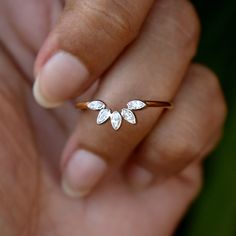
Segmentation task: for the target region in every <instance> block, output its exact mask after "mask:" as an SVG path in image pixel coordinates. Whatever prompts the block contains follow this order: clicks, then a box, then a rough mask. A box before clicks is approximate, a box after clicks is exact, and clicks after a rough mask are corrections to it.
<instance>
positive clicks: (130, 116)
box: [87, 100, 146, 130]
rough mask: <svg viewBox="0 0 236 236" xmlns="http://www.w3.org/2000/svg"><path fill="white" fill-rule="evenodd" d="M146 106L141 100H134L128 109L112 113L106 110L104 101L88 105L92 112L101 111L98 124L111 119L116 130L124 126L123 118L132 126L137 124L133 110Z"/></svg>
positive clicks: (128, 105) (128, 104)
mask: <svg viewBox="0 0 236 236" xmlns="http://www.w3.org/2000/svg"><path fill="white" fill-rule="evenodd" d="M145 106H146V104H145V103H144V102H143V101H141V100H133V101H130V102H128V103H127V108H123V109H122V110H121V112H118V111H113V112H112V111H111V110H110V109H108V108H106V104H105V103H104V102H102V101H99V100H97V101H92V102H89V103H88V104H87V107H88V108H89V109H90V110H95V111H99V113H98V116H97V124H98V125H101V124H103V123H105V122H106V121H107V120H108V119H109V118H110V119H111V125H112V128H113V129H114V130H118V129H119V128H120V127H121V124H122V117H123V118H124V120H126V121H127V122H129V123H130V124H133V125H134V124H136V123H137V121H136V117H135V114H134V113H133V112H132V110H140V109H143V108H144V107H145Z"/></svg>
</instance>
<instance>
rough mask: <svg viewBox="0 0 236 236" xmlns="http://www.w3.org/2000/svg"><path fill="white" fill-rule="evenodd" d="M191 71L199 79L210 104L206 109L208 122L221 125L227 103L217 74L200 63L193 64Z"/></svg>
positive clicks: (225, 113)
mask: <svg viewBox="0 0 236 236" xmlns="http://www.w3.org/2000/svg"><path fill="white" fill-rule="evenodd" d="M191 71H192V72H193V73H194V74H195V77H196V78H198V79H200V80H201V83H202V86H201V88H202V89H201V91H202V92H203V93H205V96H206V100H207V103H208V104H211V105H210V106H209V110H208V111H209V113H208V114H209V122H211V123H212V122H213V123H212V124H214V123H216V125H217V126H219V124H220V125H222V123H223V122H224V120H225V118H226V115H227V105H226V102H225V99H224V95H223V91H222V89H221V86H220V82H219V79H218V77H217V75H216V74H215V73H214V72H213V71H211V70H210V69H209V68H207V67H205V66H203V65H200V64H194V65H193V66H192V68H191ZM213 99H214V100H213Z"/></svg>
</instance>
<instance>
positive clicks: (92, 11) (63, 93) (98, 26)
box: [34, 0, 153, 107]
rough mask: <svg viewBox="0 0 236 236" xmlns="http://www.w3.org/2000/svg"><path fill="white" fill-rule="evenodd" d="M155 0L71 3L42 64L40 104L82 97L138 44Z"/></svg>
mask: <svg viewBox="0 0 236 236" xmlns="http://www.w3.org/2000/svg"><path fill="white" fill-rule="evenodd" d="M152 2H153V0H147V1H142V0H136V1H135V2H134V1H132V0H128V1H127V0H125V1H124V0H122V1H120V0H119V1H118V0H115V1H114V0H113V1H112V0H103V1H99V0H96V1H93V0H89V1H88V0H67V1H66V5H65V9H64V13H63V14H62V17H61V20H60V22H59V23H58V25H57V27H56V28H55V30H54V31H53V32H52V33H51V34H50V35H49V37H48V39H47V41H46V43H45V45H44V46H43V47H42V49H41V52H40V54H39V56H38V59H37V61H36V66H35V68H36V69H35V70H36V74H38V78H37V79H36V83H35V86H34V95H35V98H36V100H37V101H38V102H39V103H40V104H41V105H42V106H45V107H53V106H57V105H59V104H60V103H61V102H63V101H64V100H66V99H68V98H71V97H73V96H75V95H76V96H78V95H79V94H81V93H82V92H83V91H85V89H87V88H88V86H89V85H90V84H91V83H92V82H93V81H94V80H95V79H96V78H98V76H99V75H101V73H103V72H104V71H105V70H106V69H107V68H108V67H109V65H111V63H112V62H113V61H114V60H115V59H116V57H117V56H118V55H119V54H120V53H121V52H122V51H123V49H124V48H125V47H126V46H127V45H128V44H129V43H130V42H131V41H133V40H134V38H135V37H136V36H137V34H138V31H139V29H140V27H141V25H142V23H143V21H144V19H145V17H146V15H147V13H148V11H149V8H150V7H151V5H152Z"/></svg>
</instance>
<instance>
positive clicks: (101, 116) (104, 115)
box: [97, 108, 111, 125]
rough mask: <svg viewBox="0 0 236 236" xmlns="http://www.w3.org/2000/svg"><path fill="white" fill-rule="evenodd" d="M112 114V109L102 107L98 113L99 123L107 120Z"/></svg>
mask: <svg viewBox="0 0 236 236" xmlns="http://www.w3.org/2000/svg"><path fill="white" fill-rule="evenodd" d="M110 115H111V110H110V109H106V108H105V109H102V110H101V111H100V112H99V113H98V117H97V124H98V125H100V124H103V123H104V122H105V121H107V120H108V119H109V117H110Z"/></svg>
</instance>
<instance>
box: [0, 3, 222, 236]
mask: <svg viewBox="0 0 236 236" xmlns="http://www.w3.org/2000/svg"><path fill="white" fill-rule="evenodd" d="M168 3H169V4H168ZM37 4H42V5H43V3H37ZM55 4H57V3H55ZM159 4H160V5H157V6H156V7H155V8H153V13H152V16H151V17H150V20H149V22H153V23H152V27H151V26H149V24H147V26H145V28H144V32H145V34H144V33H143V36H142V37H140V39H138V40H137V41H136V42H135V44H133V45H132V46H131V48H130V49H128V50H127V52H126V53H125V54H124V55H122V56H121V58H120V59H119V60H118V61H117V63H116V64H114V66H113V68H112V69H111V71H110V72H109V73H108V74H107V75H106V76H105V78H104V79H103V80H102V81H101V83H100V86H99V88H98V89H96V88H95V89H94V90H95V92H94V96H96V97H97V96H99V98H101V99H103V100H105V101H109V102H110V104H111V105H113V104H115V105H117V106H118V108H119V107H120V106H121V105H123V104H124V102H127V100H126V98H127V97H126V96H127V94H129V96H130V98H134V97H136V96H142V97H145V98H146V96H150V94H154V95H155V94H157V96H158V98H159V97H160V98H162V99H167V100H168V99H171V98H173V97H175V98H174V103H175V108H174V109H173V110H172V111H167V112H165V113H164V114H163V115H162V116H161V117H159V116H160V113H159V112H160V111H159V110H158V109H148V110H146V111H145V112H143V113H139V114H138V119H139V120H140V123H139V124H138V125H137V126H135V127H130V126H129V125H124V126H123V127H122V129H121V130H120V131H119V132H118V133H115V132H114V131H113V130H112V129H111V127H110V125H109V124H107V125H104V126H103V127H97V126H96V124H95V122H94V120H95V114H94V113H89V112H88V113H86V114H82V115H81V121H80V123H79V128H78V130H79V131H80V132H79V133H78V131H76V133H75V135H74V136H73V137H72V138H71V141H70V143H69V144H68V148H67V150H66V151H65V152H64V158H65V159H66V164H64V166H65V169H64V168H63V169H64V171H65V172H64V176H66V178H68V179H69V180H70V181H69V182H70V184H72V185H73V186H71V187H72V188H70V191H69V192H70V193H72V192H73V194H80V193H81V192H80V191H78V188H77V187H78V185H77V184H78V182H79V181H78V180H80V178H81V176H76V175H77V174H78V173H80V174H81V173H82V174H86V173H91V172H86V171H81V172H79V171H78V170H79V169H78V168H81V166H82V165H81V162H77V165H78V166H75V165H72V164H73V163H72V164H71V165H70V163H71V162H69V161H68V159H70V158H71V157H70V155H69V153H71V152H73V151H74V150H77V147H78V146H77V145H78V143H80V144H81V143H82V141H83V142H84V143H83V144H84V145H89V146H86V147H88V150H95V153H99V154H100V153H101V154H105V153H106V152H107V153H108V154H109V153H112V154H113V155H106V154H107V153H106V154H105V155H104V156H103V155H101V156H102V157H108V158H110V160H111V162H110V163H111V164H110V165H111V167H110V166H109V167H108V164H105V167H106V168H112V170H113V171H112V173H111V174H110V175H109V176H108V175H107V177H106V178H105V179H103V181H101V180H100V183H99V185H97V189H95V190H94V191H93V193H92V194H91V195H90V196H89V197H87V198H85V199H70V198H68V197H67V196H66V195H64V194H63V193H62V192H61V190H60V187H59V186H60V184H59V181H60V174H59V168H58V157H59V153H60V149H61V146H62V145H63V143H64V142H65V140H66V138H67V136H68V134H69V132H70V131H71V128H72V127H73V125H74V122H75V121H76V120H77V114H76V113H75V112H74V110H73V108H72V107H70V106H69V105H68V107H65V108H62V109H61V110H60V109H59V110H58V111H50V112H49V111H44V110H42V109H39V108H38V107H37V106H36V105H35V104H34V103H33V102H32V98H31V96H30V95H29V94H30V91H29V87H26V85H25V84H24V83H22V81H23V79H24V78H25V77H24V76H22V75H21V74H20V71H21V70H22V71H24V72H25V73H26V74H30V70H29V69H27V68H28V67H27V65H28V64H27V63H26V62H27V60H26V59H28V61H30V62H32V61H31V60H30V57H27V56H22V57H23V59H24V60H23V62H22V61H20V60H19V59H18V60H17V62H18V64H20V63H22V65H20V68H21V70H19V67H18V68H16V67H15V66H14V65H15V64H14V63H13V57H12V56H11V57H9V56H7V55H8V54H9V52H10V53H11V55H15V54H14V53H16V50H15V51H14V50H12V48H11V47H10V46H12V44H10V46H9V40H5V43H4V45H5V47H7V48H9V50H8V53H7V52H6V51H4V50H3V49H2V50H1V65H2V68H4V70H2V72H1V77H2V79H1V81H2V82H1V86H0V88H1V98H0V102H1V118H0V119H1V120H0V133H1V137H2V145H1V150H0V151H1V155H0V156H1V159H0V160H1V165H0V166H1V171H0V173H1V196H2V199H3V200H2V206H1V219H3V220H2V222H4V227H3V230H5V231H2V233H3V235H11V234H12V235H18V234H19V232H22V233H23V234H26V235H27V234H33V235H37V234H38V235H45V236H47V235H62V236H64V235H140V236H141V235H163V236H165V235H170V234H172V232H173V230H174V229H175V227H176V224H177V223H178V221H179V220H180V219H181V217H182V215H183V214H184V212H185V211H186V209H187V207H188V205H189V204H190V202H191V201H192V199H193V198H194V197H195V196H196V194H197V192H198V190H199V188H200V185H201V167H200V166H201V164H200V163H201V160H202V158H203V157H204V156H205V155H206V154H207V153H208V152H209V151H210V150H211V149H212V148H213V147H214V146H215V144H216V143H217V141H218V139H219V137H220V133H221V129H222V123H223V120H224V117H225V104H224V100H223V98H222V94H221V90H220V88H219V85H218V82H217V79H216V77H215V75H214V74H212V73H211V72H210V71H209V70H208V69H206V68H204V67H202V66H199V65H192V66H190V68H188V69H187V67H188V63H189V61H190V59H191V57H192V56H193V54H194V51H195V47H196V42H197V31H198V27H197V23H196V17H195V14H194V12H193V11H192V8H191V7H190V6H189V3H186V2H184V1H179V2H176V1H173V2H172V1H170V2H169V1H168V2H167V1H165V2H164V3H163V2H159ZM0 9H2V8H0ZM35 9H37V8H35ZM49 9H54V6H53V5H52V8H49ZM177 9H179V10H177ZM180 9H181V10H180ZM156 11H157V12H156ZM43 12H44V14H45V12H47V14H48V12H50V11H43ZM35 14H36V12H35ZM185 14H186V15H185ZM45 15H46V14H45ZM45 15H43V16H45ZM13 16H15V14H14V15H13ZM13 16H12V17H13ZM24 16H25V15H24ZM187 16H188V17H189V20H186V17H187ZM9 17H10V16H9ZM156 17H158V18H157V19H156ZM36 18H37V17H36ZM37 19H38V18H37ZM41 19H45V18H44V17H42V16H41ZM17 23H18V24H19V23H20V22H19V21H17ZM47 23H48V22H47ZM187 23H188V24H187ZM23 25H24V24H23ZM32 28H35V27H32ZM6 29H8V28H6ZM8 30H9V29H8ZM6 32H7V31H6ZM42 32H44V31H41V30H40V36H41V38H43V34H42ZM183 32H187V33H183ZM19 35H21V36H22V34H19ZM23 35H24V34H23ZM145 35H147V36H145ZM7 36H9V34H4V37H7ZM13 39H14V40H15V41H14V43H16V42H17V43H19V44H13V45H14V46H15V47H13V48H16V49H17V51H20V50H21V52H22V53H21V54H20V55H28V54H27V53H26V52H31V54H33V51H30V50H29V48H32V47H29V48H27V50H28V51H27V50H24V48H23V46H22V44H21V43H22V42H24V40H22V38H21V37H20V36H18V38H15V37H14V38H13ZM19 39H21V40H19ZM17 40H18V41H17ZM28 40H29V39H28ZM30 42H31V41H30ZM34 42H35V41H34V40H32V42H31V44H30V45H33V44H34ZM35 45H36V46H35V50H36V49H37V47H38V45H37V44H35ZM23 52H24V53H25V54H24V53H23ZM17 56H19V54H18V53H16V57H15V58H17ZM179 58H181V60H180V59H179ZM146 62H148V63H146ZM137 65H139V66H138V67H137ZM186 70H187V71H188V72H187V74H186V73H185V71H186ZM184 74H185V75H184ZM9 78H11V79H9ZM125 78H128V79H126V80H124V79H125ZM143 78H145V81H144V80H143ZM183 78H184V79H183ZM122 79H123V80H122ZM182 79H183V80H182ZM147 82H148V83H147ZM147 84H148V85H150V84H151V86H150V88H149V87H148V88H147V86H145V85H147ZM180 84H181V85H180ZM58 85H59V83H58ZM133 86H135V89H136V90H135V91H134V89H133V90H132V89H131V88H133ZM46 87H47V86H46ZM146 89H147V90H148V92H147V91H146ZM152 92H154V93H152ZM176 93H177V95H176V96H174V95H175V94H176ZM25 94H28V95H27V97H25ZM58 94H60V93H58ZM95 94H97V95H95ZM99 94H100V95H99ZM133 96H134V97H133ZM212 97H214V102H212ZM155 98H156V97H155ZM203 114H204V115H203ZM157 119H159V120H158V123H157ZM32 127H33V129H32ZM90 129H91V130H92V131H90ZM131 129H132V132H131ZM91 132H93V135H92V136H91V135H90V134H91ZM82 136H83V137H84V139H83V140H81V137H82ZM144 136H145V137H146V138H145V139H143V138H144ZM141 140H143V141H142V143H141ZM108 142H109V144H110V145H109V150H108V149H107V148H106V149H105V148H104V145H101V144H104V143H106V144H107V143H108ZM114 142H115V143H114ZM124 143H127V144H129V145H127V146H126V145H123V144H124ZM138 143H139V145H137V144H138ZM150 143H151V144H152V145H150ZM92 144H93V145H94V146H93V147H91V146H90V145H92ZM136 146H137V147H136ZM89 147H91V149H90V148H89ZM134 147H136V149H135V152H132V154H129V152H131V151H133V150H132V148H134ZM130 148H131V149H130ZM121 151H122V152H121ZM89 155H90V157H91V158H93V157H94V154H89ZM128 157H129V160H130V161H129V162H128V163H129V164H127V165H122V168H120V166H121V164H122V163H124V162H126V161H125V159H126V158H128ZM134 157H135V161H133V158H134ZM118 158H119V160H118V161H119V163H117V162H116V161H117V159H118ZM70 160H71V161H72V160H73V159H70ZM85 160H86V159H85ZM102 160H103V159H99V161H100V163H103V161H102ZM121 162H122V163H121ZM105 163H106V162H105ZM126 163H127V162H126ZM134 163H135V166H136V168H132V166H133V165H134ZM189 163H191V164H189ZM85 164H86V163H85ZM137 165H138V167H137ZM74 166H75V167H76V168H75V169H74V168H73V167H74ZM100 166H101V165H100ZM103 166H104V165H103ZM68 167H70V168H69V169H70V171H67V170H68ZM130 168H132V170H133V171H130ZM124 169H125V173H126V177H127V178H123V176H124V175H123V173H124ZM137 169H138V171H136V170H137ZM102 170H104V168H102ZM140 171H141V172H140ZM95 172H96V169H95ZM107 172H108V169H107V171H105V173H103V175H106V173H107ZM70 173H72V174H70ZM93 173H94V172H93ZM82 177H83V176H82ZM167 177H168V179H167ZM83 179H84V178H83ZM87 179H88V178H87ZM91 179H92V180H94V178H91V177H90V180H91ZM127 179H128V180H129V183H131V184H132V185H135V187H139V188H140V189H138V190H136V189H133V188H131V187H130V186H129V185H128V184H127ZM16 180H17V182H16ZM97 180H98V181H99V179H97ZM150 180H151V183H150ZM164 180H165V181H164ZM161 181H162V182H161ZM160 182H161V183H160ZM16 183H17V184H16ZM80 183H81V182H80ZM94 183H95V182H94ZM158 183H159V184H158ZM95 184H98V182H97V183H95ZM149 184H151V185H150V186H148V188H145V189H143V187H145V186H146V185H149ZM67 190H68V188H67ZM89 190H90V189H89ZM67 192H68V191H67ZM8 206H9V207H8ZM137 225H138V227H137Z"/></svg>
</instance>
